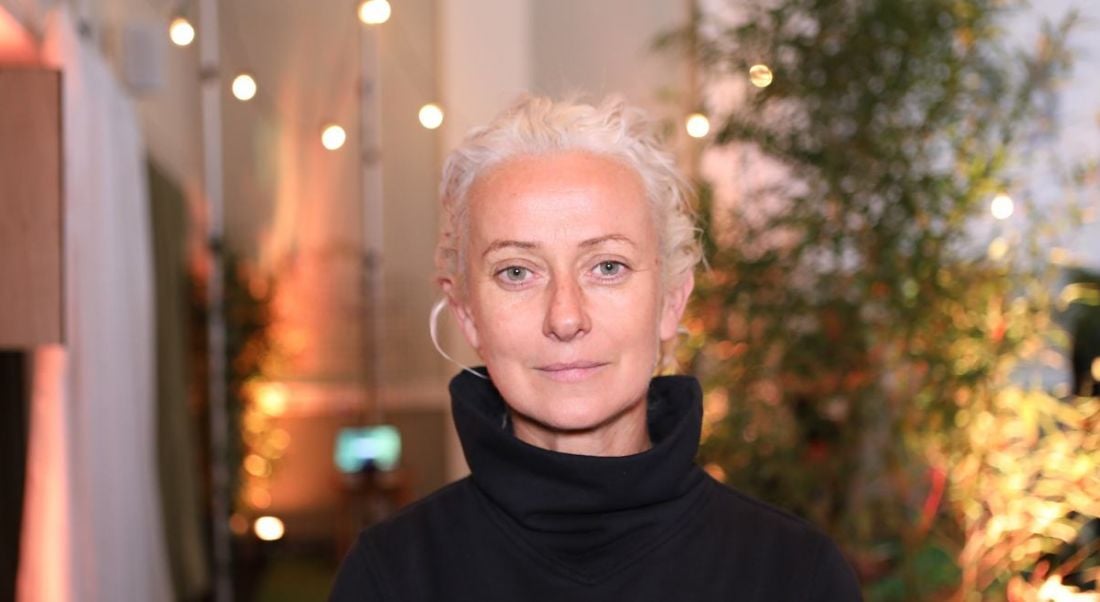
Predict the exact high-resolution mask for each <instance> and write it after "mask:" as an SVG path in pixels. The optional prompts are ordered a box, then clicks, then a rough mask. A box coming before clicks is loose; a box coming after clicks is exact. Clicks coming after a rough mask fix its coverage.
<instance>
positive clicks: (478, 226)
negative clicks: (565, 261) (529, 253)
mask: <svg viewBox="0 0 1100 602" xmlns="http://www.w3.org/2000/svg"><path fill="white" fill-rule="evenodd" d="M467 198H468V199H469V226H470V232H471V234H472V235H473V238H474V239H475V241H476V240H478V239H480V242H483V243H486V244H487V243H489V242H491V239H493V238H498V237H508V238H515V239H521V240H531V241H534V242H539V241H548V240H551V239H552V240H559V241H565V240H573V239H578V240H584V239H589V238H592V237H598V236H605V235H607V234H610V233H616V232H612V231H613V230H617V231H618V232H617V233H619V234H623V235H625V236H628V237H630V238H632V239H639V240H637V241H636V242H638V243H645V242H647V240H648V239H652V238H655V237H656V233H655V230H654V228H653V219H652V215H651V213H652V212H651V210H650V206H649V203H648V202H647V200H646V194H645V188H644V185H643V183H642V179H641V177H640V176H639V175H638V173H637V172H636V171H635V170H634V169H632V168H631V167H629V166H628V165H626V164H625V163H624V162H622V161H620V160H618V159H615V158H613V157H609V156H606V155H599V154H594V153H590V152H585V151H570V152H561V153H554V154H548V155H523V156H519V157H514V158H511V159H508V160H506V161H504V162H503V163H501V164H499V165H496V166H494V167H493V168H491V169H490V170H489V171H488V172H486V173H484V174H482V175H481V176H480V177H479V178H478V179H477V180H475V181H474V183H473V185H472V186H471V188H470V192H469V195H468V197H467Z"/></svg>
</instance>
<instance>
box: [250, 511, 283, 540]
mask: <svg viewBox="0 0 1100 602" xmlns="http://www.w3.org/2000/svg"><path fill="white" fill-rule="evenodd" d="M252 530H253V531H254V532H255V533H256V537H259V538H260V539H262V540H264V541H276V540H279V539H282V538H283V534H285V533H286V527H284V526H283V521H281V520H279V519H278V518H276V517H274V516H261V517H260V518H257V519H256V522H255V523H252Z"/></svg>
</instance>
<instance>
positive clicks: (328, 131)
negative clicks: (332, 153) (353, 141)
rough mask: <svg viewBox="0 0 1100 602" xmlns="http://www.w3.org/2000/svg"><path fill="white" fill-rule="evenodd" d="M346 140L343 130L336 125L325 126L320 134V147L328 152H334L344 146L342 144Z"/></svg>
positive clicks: (345, 133)
mask: <svg viewBox="0 0 1100 602" xmlns="http://www.w3.org/2000/svg"><path fill="white" fill-rule="evenodd" d="M347 139H348V135H347V132H345V131H344V128H342V127H340V126H338V125H336V124H333V125H330V126H327V127H326V128H325V129H324V131H322V132H321V145H322V146H324V147H325V148H327V149H328V150H336V149H338V148H340V147H341V146H344V142H346V141H347Z"/></svg>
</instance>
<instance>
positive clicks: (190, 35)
mask: <svg viewBox="0 0 1100 602" xmlns="http://www.w3.org/2000/svg"><path fill="white" fill-rule="evenodd" d="M168 38H169V39H171V40H172V43H173V44H175V45H176V46H187V45H189V44H191V42H194V41H195V28H194V27H192V26H191V22H190V21H188V20H187V19H185V18H183V17H176V18H175V19H172V22H171V23H169V25H168Z"/></svg>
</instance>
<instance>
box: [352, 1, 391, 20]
mask: <svg viewBox="0 0 1100 602" xmlns="http://www.w3.org/2000/svg"><path fill="white" fill-rule="evenodd" d="M391 13H393V9H392V8H390V3H389V2H388V1H387V0H366V2H363V3H362V4H360V5H359V20H360V21H362V22H363V23H366V24H367V25H381V24H383V23H385V22H386V21H389V20H390V14H391Z"/></svg>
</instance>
